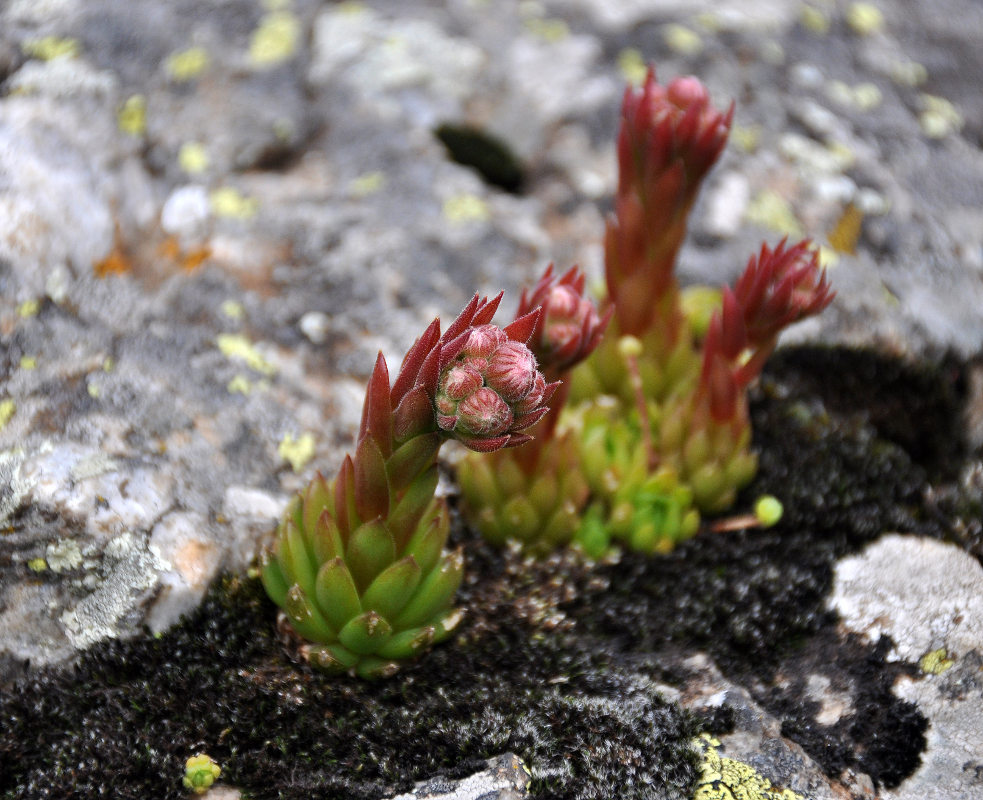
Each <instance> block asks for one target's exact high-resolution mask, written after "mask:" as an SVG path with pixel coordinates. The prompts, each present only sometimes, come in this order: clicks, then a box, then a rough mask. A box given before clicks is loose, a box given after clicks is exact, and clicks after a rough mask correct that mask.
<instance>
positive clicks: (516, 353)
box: [485, 341, 539, 403]
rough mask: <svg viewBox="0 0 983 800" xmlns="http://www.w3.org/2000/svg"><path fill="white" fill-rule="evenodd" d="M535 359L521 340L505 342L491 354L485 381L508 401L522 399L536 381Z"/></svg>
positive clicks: (512, 401)
mask: <svg viewBox="0 0 983 800" xmlns="http://www.w3.org/2000/svg"><path fill="white" fill-rule="evenodd" d="M537 374H539V373H538V372H537V371H536V359H535V358H534V357H533V354H532V352H531V351H530V350H529V348H528V347H526V346H525V345H524V344H522V342H511V341H510V342H505V343H504V344H502V345H500V346H499V347H498V349H497V350H495V352H494V353H493V354H492V357H491V359H490V360H489V362H488V370H487V371H486V372H485V383H487V385H488V386H490V387H491V388H492V389H494V390H495V391H496V392H498V393H499V394H500V395H501V396H502V398H503V399H504V400H506V401H508V402H510V403H515V402H518V401H519V400H522V399H523V398H524V397H525V396H526V395H527V394H529V392H530V391H532V388H533V384H534V383H535V381H536V375H537Z"/></svg>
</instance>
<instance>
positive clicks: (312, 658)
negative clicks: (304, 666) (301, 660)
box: [305, 644, 358, 674]
mask: <svg viewBox="0 0 983 800" xmlns="http://www.w3.org/2000/svg"><path fill="white" fill-rule="evenodd" d="M305 652H306V655H307V660H308V662H310V665H311V666H312V667H316V668H317V669H320V670H324V671H325V672H332V673H335V674H337V673H339V672H345V671H346V670H349V669H351V668H352V667H354V666H355V665H356V664H357V663H358V656H357V655H355V653H353V652H352V651H351V650H349V649H347V648H346V647H343V646H342V645H340V644H313V645H308V646H307V650H306V651H305Z"/></svg>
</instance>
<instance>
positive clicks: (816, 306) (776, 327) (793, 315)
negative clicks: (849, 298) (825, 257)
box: [734, 239, 836, 347]
mask: <svg viewBox="0 0 983 800" xmlns="http://www.w3.org/2000/svg"><path fill="white" fill-rule="evenodd" d="M785 242H786V240H785V239H783V240H782V241H781V242H779V244H778V247H776V248H775V249H774V250H772V249H770V248H769V247H768V245H765V244H763V245H762V246H761V252H760V253H758V255H757V256H751V258H750V259H749V260H748V264H747V267H746V268H745V270H744V273H743V274H742V275H741V277H740V278H738V280H737V284H736V286H735V287H734V296H735V297H736V298H737V303H738V305H739V306H740V307H741V309H742V311H743V314H744V324H745V326H746V328H747V337H748V342H749V343H750V344H751V345H752V346H755V347H767V346H769V345H770V344H773V343H774V339H775V338H776V337H777V336H778V334H779V333H780V332H781V330H782V329H783V328H785V327H786V326H788V325H791V324H792V323H793V322H798V321H799V320H801V319H804V318H805V317H810V316H812V315H814V314H818V313H819V312H820V311H822V310H823V309H824V308H826V306H828V305H829V304H830V303H831V302H832V301H833V297H834V296H835V294H836V293H835V292H833V291H831V289H830V285H829V281H828V280H827V278H826V270H824V269H822V268H821V267H820V266H819V253H818V252H816V251H815V250H813V249H812V248H811V246H810V245H811V243H810V242H809V240H808V239H806V240H804V241H801V242H799V243H798V244H796V245H793V246H792V247H788V248H786V246H785Z"/></svg>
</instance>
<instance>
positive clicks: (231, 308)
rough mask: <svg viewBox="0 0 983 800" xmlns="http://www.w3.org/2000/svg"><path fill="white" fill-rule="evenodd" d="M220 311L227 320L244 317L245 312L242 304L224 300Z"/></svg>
mask: <svg viewBox="0 0 983 800" xmlns="http://www.w3.org/2000/svg"><path fill="white" fill-rule="evenodd" d="M221 309H222V313H223V314H224V315H225V316H227V317H228V318H229V319H235V320H239V319H242V318H243V317H244V316H246V310H245V309H244V308H243V307H242V303H239V302H237V301H235V300H225V301H224V302H223V303H222V306H221Z"/></svg>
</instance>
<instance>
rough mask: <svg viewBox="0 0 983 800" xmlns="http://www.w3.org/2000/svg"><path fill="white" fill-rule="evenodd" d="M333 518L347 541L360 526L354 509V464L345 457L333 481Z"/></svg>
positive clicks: (349, 457) (350, 458) (349, 458)
mask: <svg viewBox="0 0 983 800" xmlns="http://www.w3.org/2000/svg"><path fill="white" fill-rule="evenodd" d="M334 510H335V513H334V518H335V522H337V523H338V528H339V529H340V530H341V538H342V540H344V541H348V539H349V537H350V536H351V533H352V531H353V530H355V529H356V528H357V527H358V526H359V525H361V524H362V520H360V519H359V518H358V511H357V510H356V507H355V464H354V463H353V462H352V457H351V456H349V455H346V456H345V460H344V461H342V462H341V469H339V470H338V476H337V477H336V478H335V481H334Z"/></svg>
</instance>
